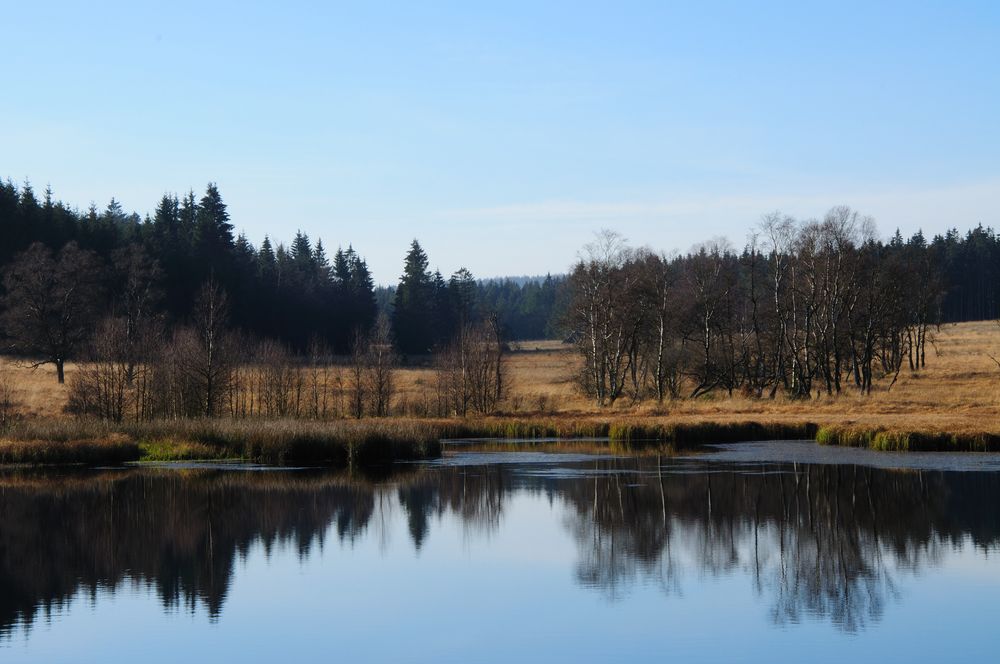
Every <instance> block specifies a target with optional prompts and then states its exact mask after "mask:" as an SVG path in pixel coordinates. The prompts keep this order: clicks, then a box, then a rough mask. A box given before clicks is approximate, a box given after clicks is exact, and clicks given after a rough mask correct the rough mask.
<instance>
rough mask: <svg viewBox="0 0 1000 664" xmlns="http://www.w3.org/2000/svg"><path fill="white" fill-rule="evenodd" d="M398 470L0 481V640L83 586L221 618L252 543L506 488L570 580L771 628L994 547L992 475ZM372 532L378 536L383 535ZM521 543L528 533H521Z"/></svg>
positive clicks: (835, 612) (857, 604)
mask: <svg viewBox="0 0 1000 664" xmlns="http://www.w3.org/2000/svg"><path fill="white" fill-rule="evenodd" d="M568 466H571V468H572V470H574V471H575V474H572V475H568V476H567V475H565V474H563V475H560V474H558V473H540V472H537V471H538V469H537V467H531V466H518V465H516V464H497V465H487V466H456V467H441V468H435V469H432V470H431V469H428V470H423V471H414V470H410V471H409V472H408V473H407V474H406V475H404V476H398V475H397V476H392V477H388V478H383V479H381V480H380V481H378V482H372V481H369V480H366V479H363V478H362V479H359V478H355V477H350V476H348V475H344V474H330V473H321V472H296V473H291V472H281V473H247V472H228V471H210V470H198V471H173V470H160V471H156V470H132V471H106V472H96V473H95V472H91V473H80V472H78V473H68V474H38V473H7V474H3V475H0V635H2V634H9V633H10V632H11V629H12V628H13V627H14V626H16V625H22V626H25V627H26V628H30V626H31V624H32V623H33V622H34V621H35V620H37V618H38V616H39V615H48V614H50V613H51V612H52V611H54V610H58V609H59V608H60V607H62V606H63V605H65V604H66V603H67V602H69V601H70V600H71V599H72V598H74V597H76V596H77V595H87V594H89V595H91V596H95V597H96V595H97V594H98V593H99V592H115V591H116V589H118V588H120V587H122V585H123V584H135V583H139V584H143V585H145V586H148V587H149V588H151V589H153V590H154V591H155V593H156V595H157V596H158V597H159V599H160V601H161V603H162V605H163V607H164V609H165V610H168V611H176V610H194V609H195V607H196V606H204V607H205V609H206V610H207V612H208V615H209V618H210V619H212V620H215V619H217V618H218V617H219V615H220V613H221V612H222V610H223V607H224V604H225V600H226V596H227V594H228V592H229V588H230V585H231V583H232V578H233V570H234V566H235V563H236V561H237V560H238V559H245V558H246V557H247V555H248V554H249V552H250V550H251V547H253V546H254V545H258V544H259V545H260V546H261V547H262V548H263V550H264V551H265V552H266V553H267V555H270V554H271V552H272V551H273V550H274V549H275V548H277V547H282V548H285V549H291V550H293V551H295V552H297V553H298V555H299V556H300V557H301V558H303V559H305V558H307V557H309V556H310V555H311V554H312V552H313V551H314V550H316V549H317V548H320V547H323V546H325V545H326V543H325V542H324V538H326V537H329V536H331V535H332V536H335V537H336V539H337V545H338V546H350V545H352V544H353V543H355V542H356V541H359V540H360V539H362V538H365V537H370V536H373V534H372V533H370V532H368V531H369V525H371V524H374V526H373V528H374V529H375V531H376V532H375V534H374V536H379V537H384V536H385V533H386V532H387V528H388V526H387V525H386V514H387V513H389V514H390V516H391V512H392V510H395V509H396V508H398V509H399V510H401V512H402V514H401V516H402V517H403V518H404V521H405V524H406V529H407V530H408V533H409V537H410V539H411V543H412V546H414V547H415V548H416V549H417V550H420V549H421V548H422V547H423V546H424V545H425V543H426V542H427V541H428V538H430V537H433V528H434V524H435V517H437V518H438V519H442V518H449V519H454V520H457V521H458V522H459V523H461V524H462V526H463V527H464V528H465V531H466V533H467V535H468V536H469V537H484V536H488V535H490V534H491V533H494V532H496V531H497V530H498V529H500V528H501V526H502V521H503V519H504V514H505V507H504V506H505V503H506V502H507V501H508V500H509V499H511V498H512V497H513V496H515V495H518V494H522V495H523V494H528V495H531V496H534V497H536V498H538V499H539V500H545V499H547V500H548V501H549V502H557V503H560V504H561V507H562V510H561V511H562V513H563V514H564V517H563V518H564V526H565V528H566V529H567V532H568V533H569V534H570V535H571V537H572V538H573V541H574V542H575V544H576V548H577V560H576V563H575V567H574V571H573V573H574V576H575V579H576V580H577V582H578V583H579V584H580V585H582V586H584V587H587V588H593V589H597V590H599V591H600V592H602V593H604V594H605V595H606V596H607V597H608V598H610V599H612V600H617V599H619V598H622V597H624V596H625V595H627V594H628V592H629V591H630V590H631V589H632V588H633V587H635V585H636V584H655V585H657V586H659V587H660V588H662V590H663V591H664V592H665V593H667V594H668V595H670V594H676V593H679V592H681V591H682V590H683V589H684V587H685V579H686V576H688V575H689V576H691V577H700V576H706V575H707V576H721V575H727V574H732V573H739V574H745V575H746V576H747V577H748V578H749V579H751V581H752V583H753V587H754V590H755V591H756V592H758V593H760V594H761V595H762V596H764V597H766V598H768V601H769V606H770V611H771V617H772V619H773V621H774V622H775V623H778V624H785V623H795V622H799V621H801V620H803V619H805V618H808V617H815V618H820V619H824V620H828V621H830V622H831V623H833V624H835V625H837V626H838V627H840V628H842V629H844V630H857V629H861V628H863V627H864V626H865V625H867V624H868V623H870V622H871V621H877V620H878V619H879V618H880V617H881V616H882V614H883V612H884V611H885V610H886V606H887V604H889V603H890V602H891V601H893V598H894V597H896V596H897V583H898V579H899V578H900V576H901V575H906V574H915V573H919V572H920V570H922V569H923V568H925V567H927V566H930V565H935V564H938V563H939V562H940V560H941V557H942V555H943V553H944V552H945V551H946V550H947V549H948V548H949V547H958V546H976V547H980V548H992V547H996V546H997V542H998V538H1000V514H998V513H997V512H996V511H995V510H994V509H993V506H994V505H996V504H997V501H998V498H1000V475H998V474H989V473H941V472H913V471H910V472H893V471H884V470H874V469H868V468H862V467H846V466H819V465H807V466H799V467H796V466H792V465H787V466H775V465H768V466H766V467H765V466H761V467H748V466H725V465H721V464H720V465H708V466H704V465H703V466H698V465H695V464H693V463H692V462H681V461H667V460H664V461H663V462H662V463H661V462H660V460H658V459H655V458H648V457H646V458H633V459H621V458H619V459H605V458H602V459H597V460H594V461H590V462H587V463H577V464H568ZM379 533H381V535H379ZM525 546H530V543H525Z"/></svg>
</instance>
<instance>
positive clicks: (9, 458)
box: [0, 434, 141, 465]
mask: <svg viewBox="0 0 1000 664" xmlns="http://www.w3.org/2000/svg"><path fill="white" fill-rule="evenodd" d="M140 456H141V450H140V448H139V445H138V444H136V442H135V441H133V440H130V439H129V438H128V437H127V436H124V435H121V434H112V435H109V436H106V437H103V438H82V439H76V440H63V441H57V442H53V441H50V440H46V439H38V438H29V439H24V440H19V439H12V438H7V437H4V438H0V464H27V465H54V464H90V465H98V464H115V465H117V464H122V463H125V462H128V461H137V460H138V459H139V457H140Z"/></svg>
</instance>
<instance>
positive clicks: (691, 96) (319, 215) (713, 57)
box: [0, 1, 1000, 282]
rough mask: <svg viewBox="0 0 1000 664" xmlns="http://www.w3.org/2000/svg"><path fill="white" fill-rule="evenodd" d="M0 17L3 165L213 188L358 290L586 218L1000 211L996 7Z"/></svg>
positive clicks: (927, 219)
mask: <svg viewBox="0 0 1000 664" xmlns="http://www.w3.org/2000/svg"><path fill="white" fill-rule="evenodd" d="M876 4H877V7H874V6H873V5H876ZM203 5H204V6H203ZM0 15H2V21H0V58H2V62H3V63H4V69H3V72H4V73H3V77H2V80H3V82H2V85H0V90H2V92H0V95H2V97H0V176H2V177H7V176H9V177H11V178H13V179H14V180H17V181H22V180H24V179H25V178H28V179H30V181H31V182H32V183H33V185H35V187H36V188H37V189H41V188H43V187H44V186H45V184H46V183H51V185H52V187H53V188H54V190H55V192H56V194H57V195H58V196H59V197H60V198H62V199H63V200H66V201H67V202H70V203H72V204H75V205H78V206H80V207H81V208H85V207H86V206H87V205H88V204H89V203H90V202H91V201H95V202H96V203H97V204H98V205H101V206H103V205H104V204H105V203H106V202H107V200H108V199H109V198H110V197H111V196H116V197H118V198H119V199H120V200H121V201H122V203H123V205H124V206H125V207H126V208H128V209H134V210H136V211H139V212H140V213H145V212H147V211H152V209H153V208H154V206H155V204H156V201H157V200H158V199H159V197H160V196H161V195H162V194H163V193H164V192H166V191H170V192H183V191H186V190H187V189H189V188H192V187H193V188H194V189H195V191H196V192H197V191H200V190H203V189H204V186H205V183H206V182H208V181H210V180H212V181H216V182H218V184H219V187H220V189H221V191H222V194H223V196H224V198H225V199H226V201H227V203H228V204H229V206H230V210H231V212H232V215H233V220H234V223H235V224H236V225H237V227H238V228H240V229H242V230H245V231H246V232H247V234H248V235H249V236H250V238H251V239H252V240H253V241H254V242H259V241H260V240H261V239H262V238H263V235H264V234H265V233H268V232H269V233H270V234H271V235H272V236H273V237H275V238H276V239H279V240H288V239H290V238H291V236H292V235H293V234H294V232H295V230H296V229H298V228H301V229H302V230H304V231H306V232H307V233H309V234H310V236H311V237H313V238H315V237H322V238H323V240H324V242H325V243H326V245H327V246H328V247H333V246H336V245H338V244H345V245H346V244H347V243H353V245H354V246H355V247H356V248H357V249H358V250H359V251H360V252H361V253H362V254H363V255H364V256H366V257H367V258H368V259H369V263H370V264H371V266H372V268H373V271H374V273H375V276H376V278H377V279H378V281H380V282H393V281H395V279H396V277H397V276H398V273H399V271H400V267H401V262H402V257H403V255H404V253H405V251H406V248H407V245H408V243H409V241H410V240H411V239H412V238H413V237H417V238H419V239H420V240H421V242H422V243H423V244H424V245H425V248H426V249H427V250H428V252H429V254H430V258H431V263H432V265H433V266H436V267H439V268H440V269H441V270H442V271H443V272H445V273H449V272H451V271H453V270H455V269H457V268H458V267H460V266H462V265H465V266H468V267H469V268H470V269H472V271H473V272H474V273H475V274H477V275H479V276H493V275H500V274H525V273H532V274H533V273H545V272H548V271H552V272H561V271H564V270H565V269H566V268H567V267H568V265H569V264H570V263H571V262H572V260H573V258H574V256H575V254H576V252H577V250H578V248H579V247H580V246H581V245H583V244H584V243H586V242H587V241H588V240H589V239H590V238H591V235H592V233H593V232H594V231H596V230H598V229H600V228H605V227H607V228H613V229H615V230H618V231H620V232H621V233H622V234H624V235H625V236H626V237H628V238H629V239H630V240H631V241H632V242H633V243H634V244H648V245H650V246H653V247H654V248H657V249H666V250H671V249H677V250H682V251H683V250H686V249H688V248H690V247H691V246H692V245H693V244H695V243H697V242H699V241H702V240H706V239H709V238H712V237H717V236H723V237H728V238H729V239H730V240H731V241H732V242H734V243H735V244H737V245H741V244H742V243H743V241H744V240H745V237H746V235H747V232H748V230H749V229H750V228H751V227H752V226H753V225H754V224H755V223H756V222H757V220H758V219H759V217H760V215H761V214H763V213H765V212H768V211H771V210H774V209H781V210H783V211H785V212H787V213H790V214H794V215H796V216H801V217H811V216H820V215H822V214H823V213H824V212H825V211H826V210H827V209H828V208H829V207H831V206H833V205H839V204H848V205H852V206H854V207H856V208H858V209H860V210H861V211H862V212H865V213H868V214H871V215H873V216H875V218H876V221H877V223H878V226H879V229H880V230H881V232H882V233H883V234H889V233H890V232H892V231H893V230H894V229H895V228H896V227H900V228H902V229H903V231H904V232H908V231H912V230H916V228H918V227H922V228H923V229H925V231H927V232H931V233H933V232H939V231H942V230H944V229H946V228H948V227H950V226H958V227H959V228H966V227H968V226H970V225H974V224H976V223H980V222H982V223H984V224H992V225H994V226H1000V219H998V217H1000V213H998V205H997V203H998V198H1000V163H998V155H1000V128H998V127H1000V124H998V117H1000V114H998V111H1000V64H998V63H1000V3H994V2H965V3H962V2H951V3H945V2H941V3H928V2H915V1H914V2H900V3H892V2H884V3H870V2H864V3H862V2H858V3H854V2H838V3H822V4H819V3H802V2H787V3H785V2H781V3H777V2H775V3H747V2H732V3H728V2H719V3H712V2H699V3H690V2H689V3H676V4H674V3H667V2H614V3H610V2H606V3H588V2H538V1H536V2H523V3H522V2H503V3H495V4H492V5H491V6H486V4H485V3H470V2H455V3H411V2H407V3H387V2H364V3H351V4H339V3H304V2H283V3H273V4H270V5H267V6H264V5H257V4H252V3H239V2H234V3H185V2H161V3H129V2H89V3H82V2H42V1H39V2H31V3H29V2H4V3H3V6H2V11H0Z"/></svg>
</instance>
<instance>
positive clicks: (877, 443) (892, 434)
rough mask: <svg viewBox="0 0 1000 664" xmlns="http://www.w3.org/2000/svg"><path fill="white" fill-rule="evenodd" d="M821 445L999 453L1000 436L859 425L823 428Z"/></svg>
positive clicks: (820, 437)
mask: <svg viewBox="0 0 1000 664" xmlns="http://www.w3.org/2000/svg"><path fill="white" fill-rule="evenodd" d="M816 442H818V443H819V444H820V445H842V446H844V447H863V448H867V449H871V450H879V451H885V452H1000V434H995V433H989V432H959V433H946V432H938V431H905V430H892V429H884V428H877V427H876V428H872V427H857V426H827V427H820V429H819V431H817V432H816Z"/></svg>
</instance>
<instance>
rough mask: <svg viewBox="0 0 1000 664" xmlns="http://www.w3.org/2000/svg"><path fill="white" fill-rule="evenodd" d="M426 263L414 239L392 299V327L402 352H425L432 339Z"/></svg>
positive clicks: (430, 288) (430, 290)
mask: <svg viewBox="0 0 1000 664" xmlns="http://www.w3.org/2000/svg"><path fill="white" fill-rule="evenodd" d="M427 266H428V260H427V254H426V253H424V250H423V248H421V246H420V243H419V242H417V241H416V240H414V241H413V242H412V243H411V244H410V250H409V252H407V254H406V261H405V263H404V264H403V274H402V276H401V277H400V278H399V286H398V287H397V288H396V296H395V299H394V301H393V312H392V327H393V330H394V332H395V334H396V343H397V344H398V346H399V350H400V351H402V352H403V353H407V354H420V353H428V352H430V350H431V347H432V346H433V344H434V341H435V338H434V337H435V334H434V320H433V316H434V313H435V307H434V294H435V293H434V280H433V278H432V277H431V274H430V272H429V271H428V269H427Z"/></svg>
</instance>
